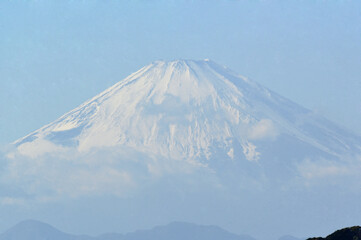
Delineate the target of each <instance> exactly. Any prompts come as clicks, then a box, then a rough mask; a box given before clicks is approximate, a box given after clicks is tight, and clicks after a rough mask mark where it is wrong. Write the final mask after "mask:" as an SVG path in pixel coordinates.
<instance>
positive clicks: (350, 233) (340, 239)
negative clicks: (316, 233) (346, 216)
mask: <svg viewBox="0 0 361 240" xmlns="http://www.w3.org/2000/svg"><path fill="white" fill-rule="evenodd" d="M324 239H325V240H361V227H360V226H354V227H349V228H343V229H340V230H338V231H336V232H334V233H332V234H330V235H328V236H327V237H326V238H322V237H315V238H308V239H307V240H324Z"/></svg>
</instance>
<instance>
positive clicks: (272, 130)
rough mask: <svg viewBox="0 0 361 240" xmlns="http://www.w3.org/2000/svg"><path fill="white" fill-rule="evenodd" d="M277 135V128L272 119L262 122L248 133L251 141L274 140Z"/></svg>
mask: <svg viewBox="0 0 361 240" xmlns="http://www.w3.org/2000/svg"><path fill="white" fill-rule="evenodd" d="M277 135H278V131H277V128H276V126H275V125H274V123H273V121H272V120H270V119H262V120H260V121H259V122H257V123H256V124H254V125H253V126H252V127H251V128H250V129H249V132H248V138H249V139H251V140H262V139H274V138H276V137H277Z"/></svg>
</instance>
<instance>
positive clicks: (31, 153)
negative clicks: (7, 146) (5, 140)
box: [17, 138, 66, 158]
mask: <svg viewBox="0 0 361 240" xmlns="http://www.w3.org/2000/svg"><path fill="white" fill-rule="evenodd" d="M65 149H66V148H64V147H62V146H60V145H56V144H54V143H52V142H49V141H47V140H44V139H42V138H38V139H36V140H34V141H32V142H27V143H23V144H21V145H20V146H19V147H18V149H17V150H18V152H19V153H20V154H22V155H24V156H27V157H30V158H36V157H39V156H41V155H43V154H46V153H55V152H63V151H64V150H65Z"/></svg>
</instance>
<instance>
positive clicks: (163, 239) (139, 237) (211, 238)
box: [0, 220, 255, 240]
mask: <svg viewBox="0 0 361 240" xmlns="http://www.w3.org/2000/svg"><path fill="white" fill-rule="evenodd" d="M185 239H186V240H255V239H254V238H252V237H250V236H247V235H236V234H233V233H230V232H227V231H225V230H223V229H222V228H220V227H217V226H202V225H196V224H192V223H184V222H173V223H170V224H168V225H165V226H157V227H155V228H153V229H150V230H139V231H136V232H132V233H128V234H120V233H108V234H103V235H100V236H98V237H91V236H85V235H81V236H79V235H72V234H68V233H64V232H62V231H60V230H58V229H56V228H54V227H52V226H50V225H49V224H46V223H42V222H39V221H35V220H26V221H23V222H20V223H19V224H17V225H15V226H14V227H12V228H10V229H9V230H7V231H6V232H4V233H3V234H1V235H0V240H185Z"/></svg>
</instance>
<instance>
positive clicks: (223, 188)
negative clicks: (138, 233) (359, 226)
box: [4, 60, 361, 236]
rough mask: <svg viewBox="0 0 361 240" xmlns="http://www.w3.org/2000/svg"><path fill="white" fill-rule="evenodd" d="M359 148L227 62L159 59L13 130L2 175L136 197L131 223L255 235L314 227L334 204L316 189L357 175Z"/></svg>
mask: <svg viewBox="0 0 361 240" xmlns="http://www.w3.org/2000/svg"><path fill="white" fill-rule="evenodd" d="M360 156H361V138H360V137H359V136H356V135H354V134H353V133H350V132H348V131H346V130H344V129H342V128H340V127H338V126H337V125H336V124H334V123H332V122H330V121H328V120H326V119H325V118H323V117H321V116H318V115H317V114H315V113H313V112H312V111H310V110H308V109H305V108H303V107H302V106H300V105H298V104H296V103H294V102H292V101H290V100H288V99H286V98H284V97H282V96H280V95H278V94H277V93H275V92H273V91H271V90H269V89H267V88H265V87H263V86H261V85H260V84H258V83H256V82H254V81H252V80H249V79H247V78H245V77H243V76H240V75H238V74H236V73H234V72H233V71H231V70H230V69H228V68H226V67H224V66H221V65H218V64H217V63H215V62H213V61H210V60H201V61H194V60H176V61H168V62H166V61H156V62H153V63H151V64H149V65H147V66H145V67H143V68H141V69H140V70H139V71H137V72H135V73H133V74H131V75H130V76H128V77H127V78H125V79H123V80H121V81H120V82H118V83H116V84H115V85H114V86H112V87H110V88H109V89H107V90H105V91H104V92H102V93H100V94H98V95H97V96H95V97H94V98H92V99H90V100H88V101H86V102H85V103H84V104H82V105H80V106H79V107H77V108H75V109H74V110H72V111H70V112H68V113H66V114H65V115H63V116H62V117H60V118H59V119H57V120H55V121H54V122H52V123H50V124H48V125H46V126H44V127H42V128H40V129H39V130H36V131H35V132H33V133H31V134H29V135H28V136H25V137H23V138H21V139H19V140H17V141H15V142H14V143H13V148H12V149H11V151H10V152H9V153H8V155H7V159H8V166H7V168H6V170H7V171H6V174H5V179H6V180H4V181H5V182H6V181H7V182H11V183H14V182H15V183H16V184H18V186H21V188H22V189H23V191H24V192H25V195H26V196H30V197H31V198H32V199H33V200H34V201H38V200H39V199H40V200H39V201H45V200H44V199H46V201H56V200H54V199H58V198H59V197H60V198H61V199H63V198H64V197H70V198H81V197H83V196H104V195H107V196H109V195H115V196H118V197H120V198H121V199H123V200H122V201H126V200H124V199H127V198H130V197H135V198H137V199H138V200H139V201H138V200H137V201H135V200H134V201H132V203H131V204H130V205H131V206H133V205H134V204H135V205H134V206H133V207H132V208H131V210H129V209H126V210H124V209H123V210H124V211H123V210H122V214H124V216H125V217H126V216H127V223H129V222H132V219H133V218H134V219H133V221H134V222H138V221H139V218H140V219H142V221H144V224H143V225H142V226H136V227H134V226H135V225H133V227H134V229H135V228H140V227H147V226H149V223H154V222H156V223H157V224H161V223H164V222H169V221H173V220H182V221H193V222H194V221H196V222H199V223H202V224H218V225H220V226H225V227H226V228H228V229H230V230H231V231H234V232H237V229H238V228H239V227H240V226H241V227H242V228H243V229H245V228H247V229H248V230H249V231H250V233H251V234H252V235H255V236H257V234H254V232H257V229H259V227H260V224H265V223H266V222H267V223H268V224H269V228H268V230H267V231H268V232H272V231H276V230H274V229H273V227H275V225H278V226H284V228H285V229H292V227H290V224H291V222H292V223H293V224H294V225H293V229H297V227H296V226H297V224H301V223H302V224H304V221H307V222H308V223H309V227H310V228H315V229H316V228H317V227H319V225H317V224H315V223H316V222H323V223H324V221H325V219H322V217H321V216H326V215H327V214H326V215H325V214H324V213H325V212H329V211H330V209H331V208H334V207H335V205H337V204H336V203H335V202H332V201H331V202H330V203H329V204H330V205H329V206H328V207H327V208H325V205H324V204H323V203H321V202H322V201H323V200H322V201H321V199H324V197H325V196H334V198H333V199H338V197H337V196H338V194H339V192H338V191H339V189H343V190H344V191H346V190H345V189H347V188H350V189H351V190H349V191H348V190H347V193H352V191H353V190H352V189H355V187H356V188H358V187H359V184H358V183H359V182H360V180H361V179H360V174H359V173H360V170H361V157H360ZM330 189H333V190H330ZM335 189H338V190H336V191H335ZM315 191H316V192H317V194H318V193H320V195H317V194H314V193H315ZM321 192H322V194H321ZM357 194H358V193H357ZM165 196H167V197H166V198H167V200H165V199H164V198H165ZM353 197H354V199H359V198H358V197H355V196H350V198H349V199H353ZM145 199H148V200H147V201H146V200H145ZM149 199H150V200H149ZM300 199H303V200H300ZM315 199H317V200H315ZM314 201H316V202H317V203H315V202H314ZM135 202H137V203H139V204H138V205H136V203H135ZM305 205H307V206H312V207H310V209H312V211H313V212H319V213H320V217H319V218H317V217H316V218H314V219H311V220H310V219H309V216H310V215H308V214H307V211H305ZM351 205H352V204H351ZM351 205H350V206H351ZM127 206H129V203H128V205H127ZM146 206H147V207H146ZM220 206H222V207H220ZM321 206H323V208H322V207H321ZM149 209H153V210H152V211H154V214H155V215H157V216H158V217H157V219H158V220H154V218H151V217H149V218H146V217H144V214H143V213H144V212H148V211H150V210H149ZM262 209H267V211H264V210H262ZM127 211H128V213H129V212H130V213H129V214H128V215H126V214H125V213H124V212H127ZM334 211H335V212H333V210H332V211H331V212H332V214H333V215H332V216H333V218H332V217H331V218H329V219H328V220H330V221H332V219H336V218H337V219H338V216H340V215H342V214H343V213H344V212H345V211H346V212H347V211H350V212H349V215H348V216H350V219H353V217H352V216H355V219H360V218H359V215H354V214H353V212H352V211H354V208H351V207H350V208H347V207H346V209H339V210H334ZM205 212H207V214H205ZM142 214H143V215H142ZM240 216H242V217H240ZM257 216H262V218H263V219H262V220H260V219H259V217H257ZM290 216H294V217H295V219H293V220H290ZM129 218H131V219H129ZM275 219H277V220H275ZM334 222H337V221H336V220H335V221H334ZM256 223H257V224H256ZM134 224H135V223H134ZM147 224H148V225H147ZM330 227H332V226H330ZM336 227H337V226H336ZM336 227H334V228H336ZM262 228H263V227H262ZM130 229H131V228H130ZM265 229H266V228H265ZM104 230H108V229H103V231H104ZM327 230H329V229H327ZM252 231H253V232H252ZM265 231H266V230H265ZM267 231H266V232H267ZM277 231H280V230H277ZM284 233H290V232H277V234H278V236H279V235H281V234H284ZM296 234H297V231H296ZM300 234H301V235H302V234H304V233H300ZM310 234H311V233H310Z"/></svg>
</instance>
